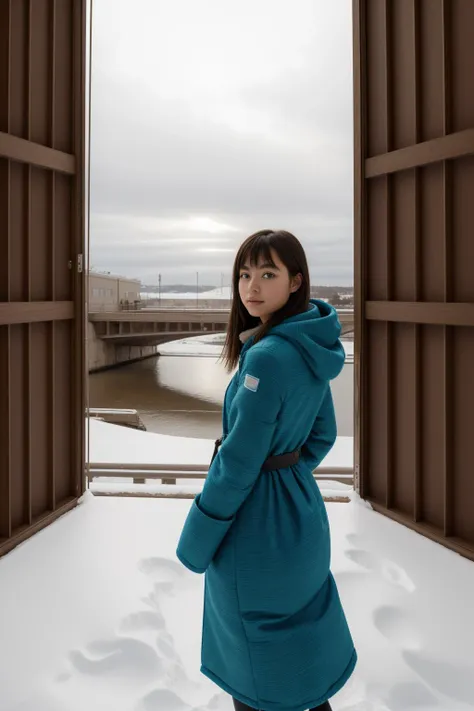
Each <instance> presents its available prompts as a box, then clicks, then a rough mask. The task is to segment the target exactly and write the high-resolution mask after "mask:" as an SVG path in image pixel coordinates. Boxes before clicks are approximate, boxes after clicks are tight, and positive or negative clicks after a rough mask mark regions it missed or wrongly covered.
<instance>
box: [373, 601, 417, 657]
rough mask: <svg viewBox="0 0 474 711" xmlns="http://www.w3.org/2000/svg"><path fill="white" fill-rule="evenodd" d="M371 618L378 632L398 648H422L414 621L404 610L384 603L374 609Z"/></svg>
mask: <svg viewBox="0 0 474 711" xmlns="http://www.w3.org/2000/svg"><path fill="white" fill-rule="evenodd" d="M373 619H374V625H375V627H376V628H377V629H378V631H379V632H380V634H382V635H383V636H384V637H385V638H386V639H388V640H389V641H390V642H392V643H394V644H396V645H397V646H398V647H399V648H400V649H404V650H408V649H421V648H422V646H423V645H422V640H421V639H420V638H419V635H418V634H417V632H416V628H417V625H416V621H415V620H414V619H411V617H410V615H409V614H408V613H407V612H406V610H402V609H400V608H398V607H394V606H392V605H384V606H382V607H378V608H377V609H376V610H375V611H374V613H373Z"/></svg>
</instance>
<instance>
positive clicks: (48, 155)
mask: <svg viewBox="0 0 474 711" xmlns="http://www.w3.org/2000/svg"><path fill="white" fill-rule="evenodd" d="M0 156H2V157H4V158H10V159H11V160H14V161H19V162H21V163H27V164H29V165H36V166H38V167H39V168H49V169H50V170H57V171H59V172H61V173H67V174H69V175H74V173H75V172H76V161H75V157H74V156H73V155H70V154H69V153H62V152H61V151H56V150H53V149H52V148H47V147H46V146H42V145H40V144H38V143H32V142H31V141H26V140H24V139H23V138H17V137H16V136H10V135H8V134H7V133H0Z"/></svg>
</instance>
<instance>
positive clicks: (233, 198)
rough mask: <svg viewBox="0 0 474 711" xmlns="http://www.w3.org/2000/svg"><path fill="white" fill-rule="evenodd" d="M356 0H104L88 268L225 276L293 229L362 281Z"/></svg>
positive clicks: (327, 277)
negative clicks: (248, 251) (239, 259)
mask: <svg viewBox="0 0 474 711" xmlns="http://www.w3.org/2000/svg"><path fill="white" fill-rule="evenodd" d="M351 6H352V3H351V0H332V2H329V1H328V0H297V2H290V0H234V1H233V2H231V1H230V0H134V2H130V0H96V2H95V3H94V18H93V20H94V29H93V54H92V132H91V135H92V138H91V141H92V142H91V149H92V150H91V264H92V266H94V267H96V268H99V269H106V270H110V271H112V272H116V273H120V274H125V275H128V276H137V277H140V278H142V279H143V280H144V281H145V283H157V279H158V274H159V273H161V274H162V281H163V284H170V283H176V282H180V283H195V279H196V271H199V278H200V282H201V283H207V284H215V285H220V281H221V273H224V275H225V281H226V283H228V281H229V276H230V273H231V267H232V262H233V257H234V255H235V251H236V249H237V247H238V246H239V244H240V242H241V241H242V240H243V239H244V238H245V237H246V236H247V235H248V234H251V233H252V232H254V231H256V230H259V229H263V228H272V229H287V230H290V231H292V232H294V234H296V236H297V237H298V238H299V239H300V240H301V242H302V243H303V245H304V247H305V249H306V251H307V255H308V260H309V264H310V271H311V276H312V281H313V284H318V283H319V284H335V283H338V284H341V285H342V284H351V283H352V268H353V266H352V36H351V32H352V30H351Z"/></svg>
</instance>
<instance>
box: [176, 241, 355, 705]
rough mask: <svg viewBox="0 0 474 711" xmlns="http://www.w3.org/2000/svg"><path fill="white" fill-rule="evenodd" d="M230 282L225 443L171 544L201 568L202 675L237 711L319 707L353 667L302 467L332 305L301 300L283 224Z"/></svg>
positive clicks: (325, 375) (326, 399)
mask: <svg viewBox="0 0 474 711" xmlns="http://www.w3.org/2000/svg"><path fill="white" fill-rule="evenodd" d="M233 289H234V300H233V303H232V308H231V313H230V320H229V326H228V330H227V338H226V342H225V347H224V358H225V362H226V364H227V367H228V369H229V370H232V369H234V368H235V366H237V365H238V370H237V372H236V373H235V375H234V377H233V378H232V380H231V382H230V384H229V387H228V389H227V392H226V395H225V401H224V414H223V439H222V445H221V446H220V449H219V450H218V453H217V456H215V457H214V459H213V462H212V464H211V467H210V469H209V474H208V476H207V479H206V482H205V485H204V488H203V491H202V493H201V494H200V495H198V496H197V497H196V499H195V500H194V502H193V505H192V507H191V510H190V512H189V515H188V517H187V520H186V522H185V525H184V528H183V531H182V534H181V538H180V541H179V544H178V549H177V556H178V558H179V559H180V560H181V562H182V563H183V564H184V565H185V566H186V567H187V568H189V569H190V570H193V571H194V572H197V573H206V578H205V593H204V621H203V633H202V666H201V671H202V673H203V674H205V675H206V676H208V677H209V678H210V679H212V680H213V681H214V682H215V683H216V684H217V685H218V686H220V687H221V688H222V689H224V690H225V691H227V692H228V693H230V694H231V695H232V697H233V700H234V707H235V709H236V711H248V709H249V707H250V708H251V709H261V710H263V711H306V710H307V709H319V711H329V710H330V708H331V707H330V705H329V702H328V699H329V698H330V697H331V696H333V695H334V694H335V693H336V692H337V691H338V690H339V689H341V687H342V686H343V685H344V684H345V682H346V681H347V679H348V678H349V676H350V675H351V673H352V671H353V669H354V666H355V663H356V652H355V649H354V645H353V642H352V639H351V635H350V632H349V629H348V626H347V622H346V618H345V615H344V612H343V609H342V606H341V603H340V600H339V595H338V592H337V589H336V585H335V582H334V578H333V576H332V574H331V572H330V568H329V565H330V533H329V524H328V518H327V514H326V509H325V505H324V502H323V499H322V497H321V494H320V492H319V489H318V486H317V485H316V483H315V481H314V478H313V474H312V472H313V470H314V468H315V467H317V466H318V465H319V464H320V463H321V461H322V460H323V459H324V457H325V456H326V454H327V453H328V452H329V450H330V449H331V447H332V446H333V444H334V441H335V439H336V421H335V416H334V407H333V401H332V395H331V390H330V386H329V381H330V380H331V379H333V378H335V377H336V376H337V375H338V374H339V373H340V371H341V369H342V367H343V364H344V350H343V348H342V345H341V343H340V341H339V335H340V330H341V328H340V324H339V321H338V318H337V314H336V311H335V310H334V308H333V307H332V306H329V305H328V304H326V303H325V302H322V301H317V300H310V298H309V295H310V281H309V272H308V265H307V262H306V256H305V253H304V251H303V248H302V246H301V244H300V243H299V241H298V240H297V239H296V237H294V236H293V235H292V234H290V233H288V232H284V231H278V232H273V231H270V230H264V231H261V232H257V233H256V234H254V235H252V236H251V237H249V238H248V239H247V240H246V241H245V242H244V243H243V244H242V246H241V247H240V249H239V251H238V254H237V257H236V259H235V264H234V271H233ZM216 444H218V443H216Z"/></svg>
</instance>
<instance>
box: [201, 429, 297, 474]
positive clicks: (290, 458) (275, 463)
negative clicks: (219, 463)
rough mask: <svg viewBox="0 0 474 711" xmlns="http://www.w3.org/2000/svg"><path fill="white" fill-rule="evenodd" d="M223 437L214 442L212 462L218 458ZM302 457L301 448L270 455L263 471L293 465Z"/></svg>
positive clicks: (263, 466) (264, 463) (263, 465)
mask: <svg viewBox="0 0 474 711" xmlns="http://www.w3.org/2000/svg"><path fill="white" fill-rule="evenodd" d="M223 439H224V438H223V437H219V439H216V441H215V443H214V445H215V446H214V453H213V455H212V459H211V464H212V462H213V461H214V459H215V458H216V455H217V452H218V451H219V447H220V446H221V444H222V441H223ZM299 458H300V450H299V449H295V451H294V452H285V453H284V454H274V455H273V456H271V457H268V459H265V461H264V462H263V464H262V471H263V472H269V471H273V470H276V469H285V468H286V467H292V466H294V465H295V464H298V461H299Z"/></svg>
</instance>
